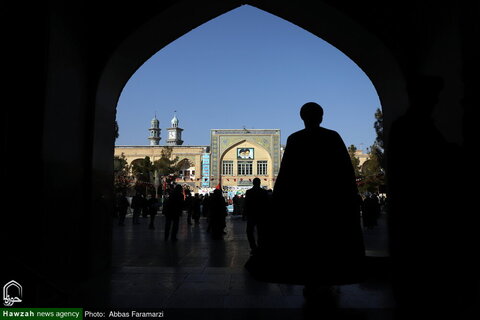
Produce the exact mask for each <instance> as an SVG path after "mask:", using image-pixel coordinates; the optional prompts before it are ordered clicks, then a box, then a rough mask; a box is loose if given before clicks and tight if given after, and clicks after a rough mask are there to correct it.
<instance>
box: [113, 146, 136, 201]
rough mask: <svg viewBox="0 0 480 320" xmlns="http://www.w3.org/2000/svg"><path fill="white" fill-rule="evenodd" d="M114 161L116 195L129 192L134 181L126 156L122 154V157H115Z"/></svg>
mask: <svg viewBox="0 0 480 320" xmlns="http://www.w3.org/2000/svg"><path fill="white" fill-rule="evenodd" d="M113 161H114V162H113V163H114V166H113V174H114V182H113V188H114V191H115V193H121V192H127V191H128V189H129V188H130V187H131V182H132V179H131V177H130V175H129V171H130V167H129V165H128V162H127V160H126V158H125V155H124V154H123V153H122V154H121V155H120V156H114V158H113Z"/></svg>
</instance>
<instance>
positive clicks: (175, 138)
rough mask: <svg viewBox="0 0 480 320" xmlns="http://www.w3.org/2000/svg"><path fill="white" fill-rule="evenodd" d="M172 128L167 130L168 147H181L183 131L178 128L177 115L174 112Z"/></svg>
mask: <svg viewBox="0 0 480 320" xmlns="http://www.w3.org/2000/svg"><path fill="white" fill-rule="evenodd" d="M171 124H172V127H171V128H168V129H167V130H168V139H167V145H168V146H181V145H182V144H183V140H182V131H183V129H181V128H179V127H178V119H177V114H176V112H175V114H174V116H173V119H172V121H171Z"/></svg>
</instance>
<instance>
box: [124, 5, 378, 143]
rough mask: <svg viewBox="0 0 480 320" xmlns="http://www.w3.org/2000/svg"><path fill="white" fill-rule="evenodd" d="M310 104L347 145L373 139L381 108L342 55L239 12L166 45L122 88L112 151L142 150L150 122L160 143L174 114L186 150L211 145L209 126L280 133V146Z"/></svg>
mask: <svg viewBox="0 0 480 320" xmlns="http://www.w3.org/2000/svg"><path fill="white" fill-rule="evenodd" d="M309 101H315V102H317V103H319V104H320V105H321V106H322V107H323V108H324V112H325V115H324V121H323V123H322V126H324V127H326V128H329V129H333V130H336V131H337V132H338V133H339V134H340V135H341V136H342V138H343V140H344V141H345V144H346V145H347V146H348V145H351V144H354V145H355V146H357V148H360V149H364V150H365V149H366V147H369V146H371V145H372V144H373V142H374V140H375V130H374V128H373V123H374V120H375V119H374V113H375V110H376V109H377V108H380V101H379V98H378V95H377V93H376V91H375V88H374V87H373V85H372V83H371V82H370V80H369V79H368V77H367V75H366V74H365V73H364V72H363V71H362V70H361V69H360V68H359V67H358V66H357V65H356V64H355V63H354V62H353V61H352V60H350V59H349V58H348V57H347V56H346V55H344V54H343V53H342V52H340V51H339V50H338V49H336V48H335V47H333V46H332V45H330V44H329V43H327V42H325V41H323V40H322V39H320V38H318V37H317V36H315V35H313V34H311V33H309V32H307V31H305V30H304V29H301V28H300V27H298V26H296V25H294V24H291V23H290V22H288V21H285V20H283V19H281V18H279V17H277V16H274V15H271V14H269V13H267V12H265V11H261V10H258V9H256V8H253V7H251V6H242V7H240V8H237V9H235V10H232V11H230V12H227V13H226V14H224V15H221V16H219V17H217V18H216V19H213V20H211V21H209V22H207V23H205V24H203V25H201V26H199V27H198V28H196V29H194V30H192V31H191V32H189V33H188V34H186V35H184V36H183V37H181V38H179V39H177V40H175V41H174V42H172V43H170V44H169V45H168V46H166V47H164V48H163V49H162V50H160V51H159V52H157V53H156V54H155V55H153V56H152V57H151V58H150V59H149V60H147V61H146V62H145V63H144V64H143V65H142V66H141V67H140V68H139V69H138V70H137V71H136V72H135V74H134V75H133V76H132V78H131V79H130V80H129V81H128V82H127V84H126V86H125V88H124V89H123V91H122V93H121V96H120V98H119V101H118V105H117V121H118V124H119V128H120V136H119V138H118V139H117V141H116V143H115V144H116V145H148V144H149V141H148V140H147V137H148V128H149V126H150V121H151V119H152V118H153V116H154V115H155V113H156V115H157V119H159V120H160V128H161V129H162V132H161V137H162V140H161V141H160V144H161V145H164V144H165V143H166V139H167V130H166V128H168V127H170V120H171V119H172V118H173V115H174V111H175V110H176V111H177V117H178V119H179V121H180V123H179V126H180V127H181V128H183V129H184V131H183V140H184V145H210V129H237V128H243V127H246V128H247V129H280V130H281V137H282V138H281V140H282V143H285V142H286V139H287V137H288V135H290V134H291V133H293V132H295V131H297V130H300V129H302V128H303V122H302V121H301V119H300V117H299V109H300V107H301V106H302V105H303V104H304V103H305V102H309Z"/></svg>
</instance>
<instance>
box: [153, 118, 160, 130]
mask: <svg viewBox="0 0 480 320" xmlns="http://www.w3.org/2000/svg"><path fill="white" fill-rule="evenodd" d="M151 124H152V127H154V128H156V127H158V125H159V124H160V121H158V119H157V116H154V117H153V119H152V121H151Z"/></svg>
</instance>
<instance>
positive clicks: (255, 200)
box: [244, 178, 269, 254]
mask: <svg viewBox="0 0 480 320" xmlns="http://www.w3.org/2000/svg"><path fill="white" fill-rule="evenodd" d="M260 184H261V181H260V179H259V178H254V179H253V187H252V188H251V189H249V190H247V192H246V193H245V208H244V211H245V215H246V217H247V239H248V243H249V245H250V253H251V254H254V253H255V252H256V251H257V249H258V247H259V244H260V243H261V242H262V237H263V234H262V231H263V226H264V224H265V215H266V214H267V210H268V200H269V195H268V192H267V190H265V189H262V188H261V187H260Z"/></svg>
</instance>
